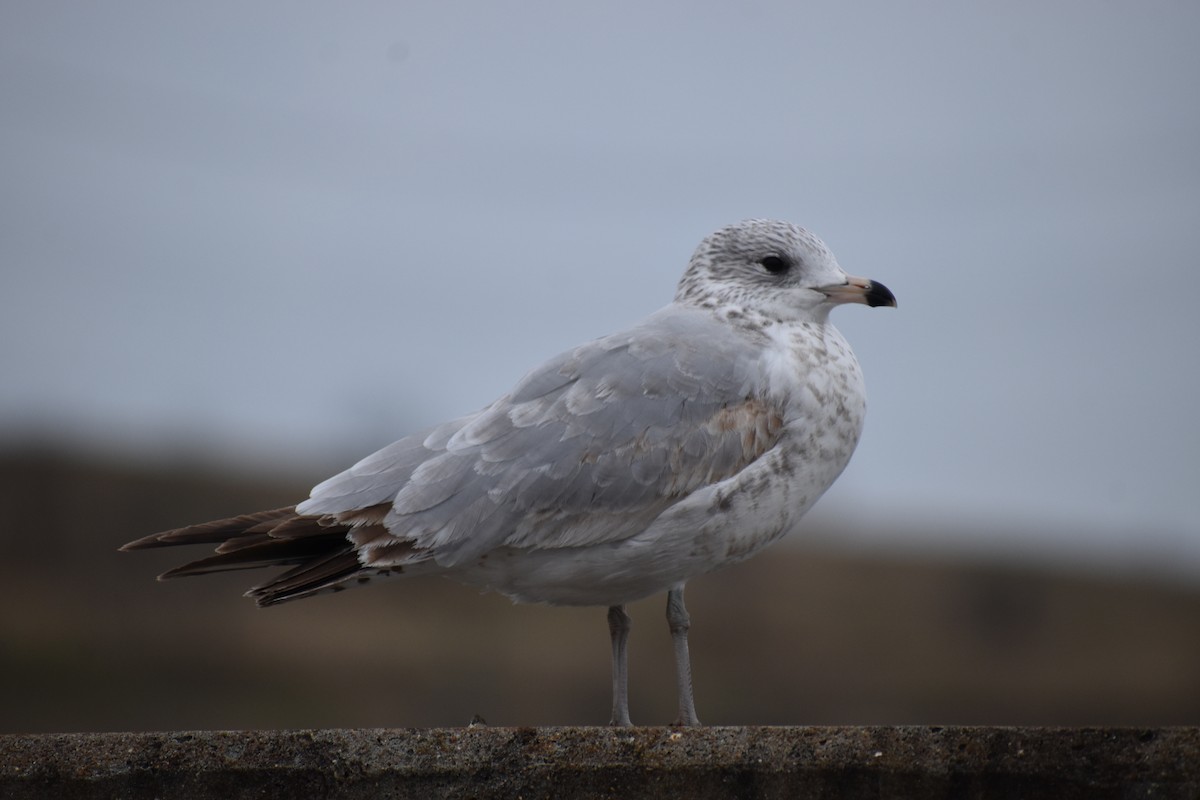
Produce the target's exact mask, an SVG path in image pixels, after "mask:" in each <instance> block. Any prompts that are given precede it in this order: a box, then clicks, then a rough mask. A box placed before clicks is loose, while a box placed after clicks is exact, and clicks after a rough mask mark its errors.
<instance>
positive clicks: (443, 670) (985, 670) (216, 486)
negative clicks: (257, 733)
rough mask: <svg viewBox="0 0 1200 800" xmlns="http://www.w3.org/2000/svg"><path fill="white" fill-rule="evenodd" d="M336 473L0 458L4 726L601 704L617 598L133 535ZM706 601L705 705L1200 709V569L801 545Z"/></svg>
mask: <svg viewBox="0 0 1200 800" xmlns="http://www.w3.org/2000/svg"><path fill="white" fill-rule="evenodd" d="M320 477H321V476H320V475H315V474H314V475H312V476H301V478H300V479H291V480H281V481H276V482H270V481H267V480H252V479H248V478H247V477H246V475H245V474H244V471H242V474H229V473H223V472H221V471H218V470H216V469H215V468H211V467H209V468H200V467H195V466H192V467H188V466H186V465H178V464H160V465H157V466H155V465H147V464H140V465H139V464H136V463H130V462H121V461H116V460H113V461H109V460H105V459H102V458H97V457H90V458H84V457H80V456H72V455H66V454H63V453H61V452H54V451H51V450H45V449H37V448H27V449H24V450H17V451H10V452H8V453H6V454H3V455H0V503H2V504H3V508H4V515H3V519H4V522H3V523H2V525H3V527H2V528H0V586H2V587H3V602H2V603H0V731H2V732H49V731H100V730H164V729H203V728H209V729H212V728H229V729H236V728H281V727H306V728H307V727H321V728H325V727H374V726H378V727H409V726H434V725H465V724H467V723H468V722H469V721H470V720H471V719H472V717H473V716H474V715H476V714H479V715H482V716H483V717H484V718H485V719H486V720H487V721H488V722H489V723H491V724H495V725H555V724H564V725H565V724H602V723H604V722H606V721H607V719H608V704H609V672H608V670H609V660H608V659H609V644H608V633H607V627H606V623H605V613H604V610H603V609H571V608H561V609H558V608H545V607H538V606H518V607H513V606H512V605H511V604H510V603H509V602H508V601H507V600H506V599H504V598H502V597H499V596H496V595H481V594H480V593H479V592H478V591H477V590H475V589H472V588H470V587H465V586H460V585H457V584H454V583H452V582H450V581H447V580H444V579H437V578H434V579H417V580H407V581H406V580H402V579H396V580H394V581H392V582H387V581H376V582H374V583H373V584H372V585H371V586H370V587H367V588H364V589H362V590H359V591H353V592H343V593H340V594H337V595H331V596H323V597H317V598H312V599H308V600H304V601H301V602H297V603H290V604H286V605H283V606H280V607H276V608H271V609H267V610H260V609H258V608H256V607H255V606H254V604H253V603H252V602H251V601H249V600H247V599H245V598H243V597H241V592H242V591H244V590H245V589H246V588H248V587H249V586H250V585H251V584H252V583H254V582H256V581H257V580H258V579H259V577H260V576H261V575H262V574H263V573H256V572H242V573H229V574H225V575H218V576H211V577H205V578H194V579H183V580H178V581H171V582H167V583H155V582H154V580H153V577H154V576H155V575H156V574H157V573H159V572H161V571H163V570H165V569H166V568H168V567H170V566H172V565H174V564H177V563H179V562H180V561H182V560H184V559H185V558H187V557H188V555H189V551H178V550H177V551H174V552H172V551H170V550H163V551H150V552H138V553H118V552H117V551H116V548H117V547H118V546H119V545H120V544H122V543H123V542H126V541H128V540H130V539H132V538H135V537H138V536H141V535H144V534H147V533H151V532H154V531H156V530H161V529H166V528H171V527H177V526H180V525H184V524H188V523H194V522H200V521H204V520H207V519H212V518H217V517H221V516H228V515H232V514H236V513H241V512H246V511H252V510H257V509H262V508H269V507H274V506H279V505H284V504H287V503H290V502H294V501H296V500H297V499H299V498H302V497H304V496H305V495H306V493H307V488H308V485H309V484H310V483H312V482H315V481H316V480H317V479H319V478H320ZM310 478H311V480H310ZM819 538H820V539H821V540H822V541H829V540H831V539H833V540H836V535H835V534H834V533H832V532H830V533H826V534H824V535H822V536H821V537H819ZM191 552H195V551H191ZM664 605H665V601H664V599H663V598H655V599H652V600H649V601H645V602H642V603H638V604H636V605H635V606H634V607H632V608H631V613H632V615H633V617H634V632H633V637H632V640H631V650H630V672H631V684H632V685H631V710H632V714H633V718H634V721H635V722H638V723H643V724H661V723H666V722H669V721H670V720H671V719H673V717H674V713H675V709H674V696H675V695H674V687H673V683H672V681H673V677H672V675H673V673H672V666H671V664H672V661H671V649H670V640H669V637H668V635H667V630H666V623H665V620H664V617H663V614H664ZM688 606H689V609H690V610H691V612H692V618H693V627H692V639H691V644H692V657H693V664H694V669H695V680H696V698H697V704H698V708H699V711H700V716H701V719H703V720H704V721H705V722H707V723H710V724H743V723H745V724H806V723H813V724H817V723H821V724H841V723H881V724H888V723H929V724H936V723H944V724H952V723H991V724H1063V725H1082V724H1129V725H1171V724H1197V723H1200V587H1196V586H1193V587H1187V586H1181V585H1179V584H1173V585H1170V584H1156V583H1154V582H1152V581H1149V580H1148V579H1146V578H1134V577H1129V578H1121V577H1119V576H1118V577H1112V576H1108V577H1105V576H1101V575H1097V574H1094V573H1079V574H1068V573H1063V572H1058V571H1050V570H1045V569H1037V568H1032V567H1031V568H1027V569H1026V568H1019V567H1015V566H1012V565H1007V566H1004V565H996V564H988V563H963V562H961V561H952V560H945V561H929V560H917V559H916V558H911V559H905V560H886V559H883V558H871V557H864V556H863V555H861V554H859V555H849V554H846V553H838V552H835V551H832V550H830V549H828V548H825V549H814V548H811V547H810V548H805V547H803V546H801V545H790V546H789V545H783V546H776V547H775V548H773V549H772V550H770V551H768V552H767V553H764V554H762V555H759V556H758V557H756V558H755V559H752V560H751V561H749V562H747V563H746V564H743V565H740V566H737V567H733V568H730V569H727V570H725V571H722V572H718V573H715V574H713V575H709V576H704V577H701V578H698V579H696V580H694V581H692V582H691V583H690V584H689V591H688Z"/></svg>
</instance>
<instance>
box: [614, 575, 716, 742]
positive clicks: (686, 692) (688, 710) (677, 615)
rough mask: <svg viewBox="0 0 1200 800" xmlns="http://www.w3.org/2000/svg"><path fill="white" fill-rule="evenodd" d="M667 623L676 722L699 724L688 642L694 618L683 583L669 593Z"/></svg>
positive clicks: (679, 723) (680, 723) (677, 723)
mask: <svg viewBox="0 0 1200 800" xmlns="http://www.w3.org/2000/svg"><path fill="white" fill-rule="evenodd" d="M610 613H611V612H610ZM667 625H668V626H669V627H670V629H671V639H672V640H673V641H674V642H675V679H676V682H677V685H678V686H679V719H677V720H675V724H676V725H699V724H700V719H699V718H698V717H697V716H696V704H695V702H694V701H693V700H692V659H691V656H690V655H688V642H687V635H688V628H690V627H691V626H692V618H691V617H689V616H688V612H687V608H685V607H684V605H683V584H682V583H681V584H679V585H678V586H676V587H674V588H672V589H671V591H669V592H668V593H667Z"/></svg>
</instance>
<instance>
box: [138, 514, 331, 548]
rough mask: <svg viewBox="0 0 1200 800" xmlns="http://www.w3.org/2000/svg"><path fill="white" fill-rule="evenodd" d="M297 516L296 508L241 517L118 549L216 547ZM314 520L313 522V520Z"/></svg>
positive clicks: (156, 535) (163, 534) (171, 532)
mask: <svg viewBox="0 0 1200 800" xmlns="http://www.w3.org/2000/svg"><path fill="white" fill-rule="evenodd" d="M295 516H296V507H295V506H285V507H283V508H275V509H271V510H270V511H258V512H256V513H254V514H243V515H241V516H240V517H230V518H229V519H218V520H215V521H213V522H202V523H200V524H199V525H189V526H187V527H186V528H175V529H173V530H169V531H163V532H161V533H152V534H150V535H149V536H143V537H142V538H141V539H135V540H134V541H132V542H129V543H127V544H124V545H122V546H121V549H122V550H145V549H147V548H150V547H171V546H173V545H177V544H216V543H218V542H224V541H225V540H226V539H232V538H234V537H236V536H240V535H243V534H245V533H266V532H269V531H271V530H273V529H274V528H276V527H278V526H279V525H280V524H281V523H284V522H286V521H287V520H289V519H290V518H293V517H295ZM314 521H315V520H314Z"/></svg>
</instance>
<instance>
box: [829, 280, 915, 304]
mask: <svg viewBox="0 0 1200 800" xmlns="http://www.w3.org/2000/svg"><path fill="white" fill-rule="evenodd" d="M817 291H818V292H820V293H821V294H823V295H825V296H826V297H828V298H829V299H830V300H832V301H833V302H835V303H862V304H863V305H866V306H870V307H871V308H878V307H879V306H891V307H892V308H895V307H896V295H894V294H892V291H891V289H889V288H887V287H886V286H884V285H883V284H882V283H879V282H878V281H872V280H867V279H866V278H856V277H854V276H853V275H851V276H848V277H847V279H846V282H845V283H835V284H832V285H830V286H820V287H818V288H817Z"/></svg>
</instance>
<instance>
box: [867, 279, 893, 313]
mask: <svg viewBox="0 0 1200 800" xmlns="http://www.w3.org/2000/svg"><path fill="white" fill-rule="evenodd" d="M866 299H867V305H869V306H870V307H871V308H879V307H880V306H891V307H892V308H895V307H896V295H894V294H892V290H891V289H889V288H888V287H886V286H884V285H883V284H882V283H880V282H879V281H871V288H870V289H869V290H867V295H866Z"/></svg>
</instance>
